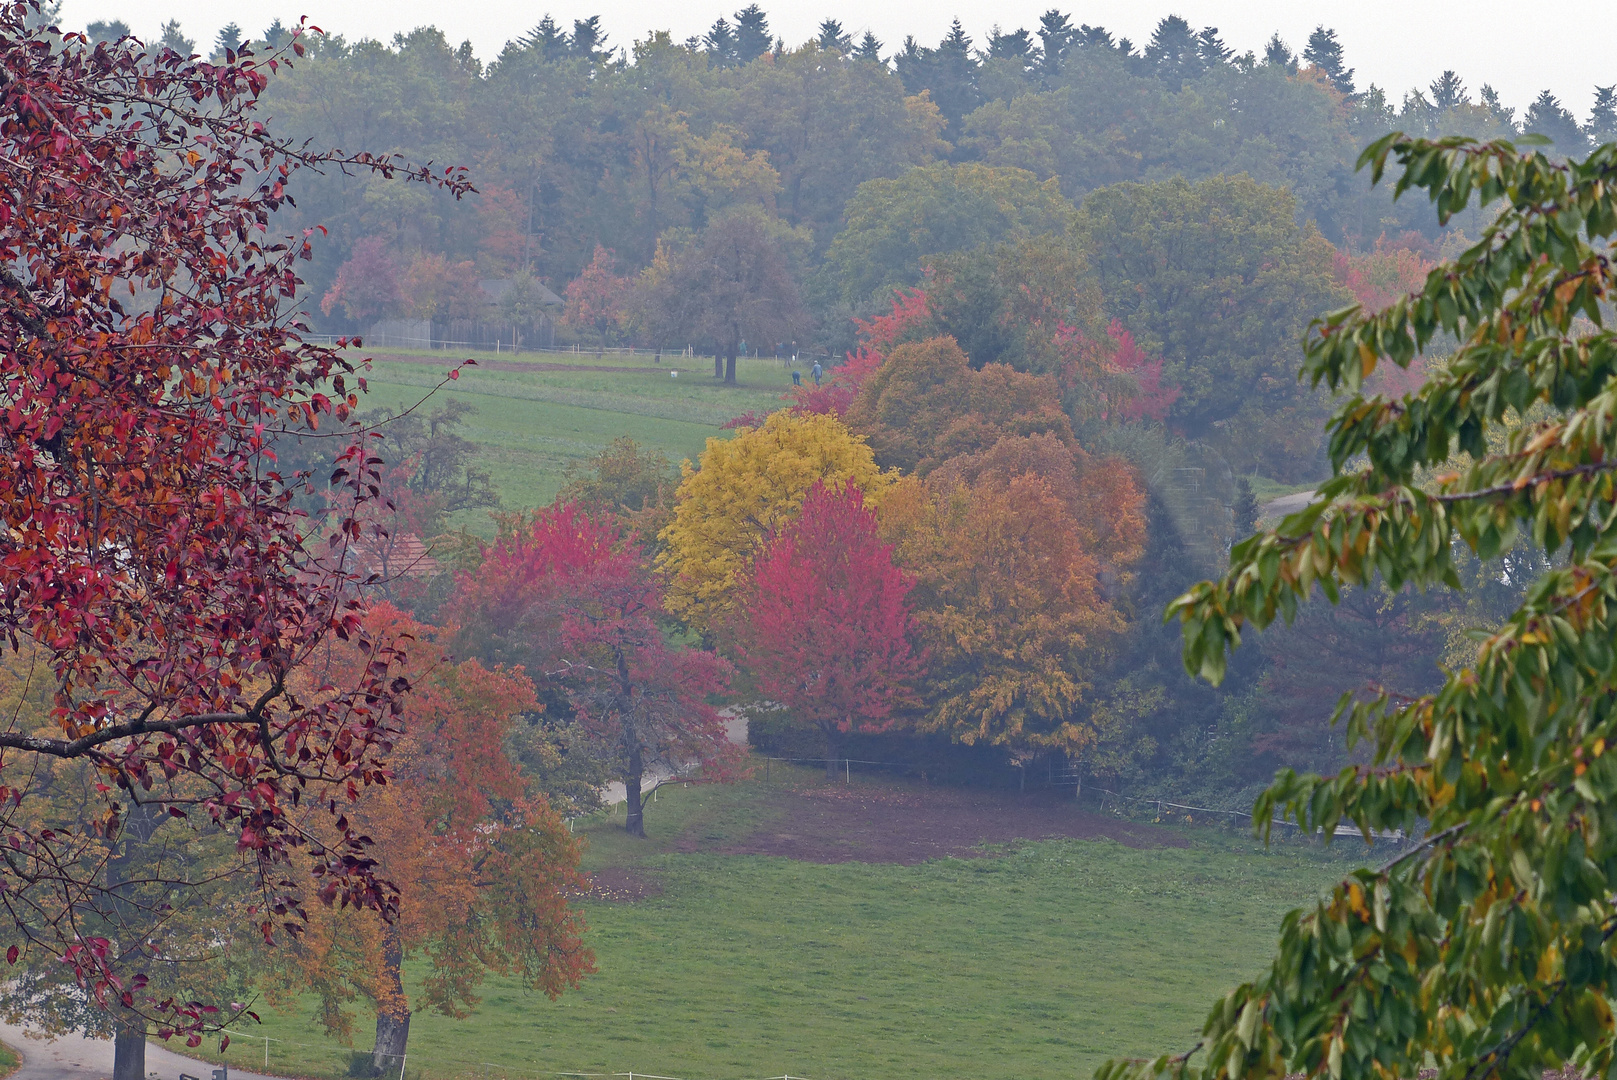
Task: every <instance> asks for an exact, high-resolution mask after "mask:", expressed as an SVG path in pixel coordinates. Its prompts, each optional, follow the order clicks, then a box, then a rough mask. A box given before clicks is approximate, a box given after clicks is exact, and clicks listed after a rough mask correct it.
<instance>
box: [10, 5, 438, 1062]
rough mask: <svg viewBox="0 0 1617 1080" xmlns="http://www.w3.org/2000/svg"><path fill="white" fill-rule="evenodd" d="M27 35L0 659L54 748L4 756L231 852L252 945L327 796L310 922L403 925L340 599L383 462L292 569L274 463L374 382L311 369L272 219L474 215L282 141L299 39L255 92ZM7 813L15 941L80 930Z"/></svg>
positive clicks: (109, 990)
mask: <svg viewBox="0 0 1617 1080" xmlns="http://www.w3.org/2000/svg"><path fill="white" fill-rule="evenodd" d="M30 14H31V10H30V8H29V7H27V6H26V5H22V4H12V5H7V6H5V7H3V8H0V38H3V39H4V40H5V42H6V44H5V46H4V48H3V49H0V177H3V179H0V267H3V269H0V387H3V395H0V397H3V400H4V403H5V404H4V408H3V409H0V515H3V516H4V522H3V528H0V634H3V636H4V637H5V638H6V639H7V642H8V647H9V648H11V649H12V650H14V651H15V650H18V649H21V648H26V647H28V645H29V643H32V645H34V646H37V647H38V648H39V649H40V650H43V659H44V660H45V662H46V663H47V665H48V668H49V670H50V673H51V675H52V676H53V678H54V684H55V689H56V693H55V703H54V706H55V711H54V716H53V720H54V723H55V724H56V725H57V727H58V729H59V734H57V735H54V736H53V735H46V736H40V735H36V734H34V733H32V732H25V731H17V730H7V731H4V732H0V753H4V754H5V755H6V756H7V757H8V758H11V759H13V760H14V759H15V755H29V754H45V755H52V756H55V757H58V758H84V759H88V760H90V761H92V762H93V763H94V764H95V765H96V767H97V768H98V769H99V770H100V771H101V774H102V776H103V779H104V781H105V784H106V787H107V797H108V804H107V806H108V809H107V812H106V815H105V818H104V820H102V821H100V822H98V823H90V824H93V826H94V827H96V828H101V829H105V830H107V831H109V832H113V833H115V832H116V831H117V829H118V828H119V826H120V820H119V813H120V811H119V807H120V806H121V799H120V791H138V792H140V793H141V794H142V798H143V799H145V800H148V801H158V802H165V803H166V805H167V806H168V808H169V810H170V811H171V812H172V813H175V814H192V815H197V816H198V817H199V818H200V819H201V820H207V821H211V822H213V823H215V824H217V826H218V827H220V828H222V829H224V830H226V831H227V832H228V833H229V834H230V835H233V836H234V837H235V838H236V840H237V842H238V845H239V848H240V849H241V850H242V851H243V852H247V853H251V854H252V855H253V856H254V857H255V859H256V865H257V867H258V869H259V872H260V874H261V876H262V877H263V885H264V888H265V891H266V892H267V894H268V897H269V899H268V902H267V905H266V908H265V909H264V913H262V914H261V917H262V918H263V920H264V922H263V927H262V929H263V932H264V933H265V934H266V935H268V934H270V933H271V932H272V930H273V929H274V928H275V926H276V924H277V923H279V924H280V925H281V926H284V927H287V928H289V929H294V930H295V929H296V928H297V927H298V925H299V922H300V918H301V917H302V915H303V913H304V910H303V906H302V901H301V900H300V895H301V891H300V889H299V887H298V885H297V883H296V881H295V880H294V878H293V877H292V875H289V874H288V873H287V872H286V871H287V868H286V866H285V864H287V863H288V862H289V861H290V858H291V852H292V848H293V847H295V846H298V845H305V844H308V840H307V834H306V833H305V832H304V831H303V830H300V829H296V828H293V827H292V825H291V823H290V822H289V820H288V809H289V806H290V805H291V804H292V803H293V802H294V801H296V800H298V799H299V797H300V796H301V795H303V794H304V793H306V792H307V793H309V794H311V795H315V796H316V797H314V798H310V799H307V800H305V805H309V804H319V805H327V806H330V807H331V808H332V810H333V811H334V812H333V814H332V815H331V816H332V818H333V820H334V821H336V822H338V823H339V824H338V825H337V826H336V827H335V828H332V829H328V830H326V831H325V832H324V833H322V835H323V837H324V839H323V840H322V841H320V842H316V843H313V844H312V845H310V846H308V847H307V848H306V855H305V856H304V857H303V858H302V859H301V860H300V861H302V862H303V863H304V864H305V865H307V866H308V867H309V869H310V870H311V872H312V873H313V874H314V875H315V880H316V882H317V885H318V889H317V891H318V892H319V894H320V896H321V898H322V899H323V900H325V901H327V902H340V903H343V904H348V905H359V906H361V907H368V908H379V909H381V910H382V911H384V912H388V913H391V911H392V910H393V908H394V906H395V904H396V895H395V893H394V891H393V889H392V887H391V886H390V885H389V884H388V883H387V882H386V881H385V880H384V879H383V878H381V877H380V876H379V875H378V873H377V870H376V866H375V862H374V860H373V859H372V857H371V855H370V853H369V851H368V848H367V845H366V843H365V842H364V841H363V839H362V838H361V836H360V835H359V834H358V833H357V832H356V831H355V830H354V829H353V828H352V827H351V823H350V822H349V819H347V818H344V817H342V816H341V812H340V807H341V804H343V803H345V802H348V801H350V800H352V799H354V798H357V797H358V796H359V794H360V793H361V791H362V790H363V789H365V788H366V787H367V786H369V785H372V784H374V783H376V782H378V781H380V780H381V779H382V778H383V769H382V764H381V761H380V755H381V754H382V753H384V752H385V751H386V750H387V749H388V747H389V746H390V744H391V743H392V741H393V739H394V738H395V737H396V733H397V710H398V709H399V708H400V695H401V693H402V692H403V691H404V690H405V689H406V688H407V685H408V682H407V680H406V679H404V678H403V677H401V676H400V674H399V668H400V665H401V662H402V659H403V658H402V656H400V655H399V654H398V653H397V652H396V651H395V650H394V649H393V647H392V646H390V645H389V644H387V643H386V642H385V641H383V640H381V639H378V638H375V637H373V636H372V635H371V634H370V633H369V632H368V630H367V629H366V627H365V626H364V624H363V622H362V610H361V608H360V606H359V603H358V601H357V600H355V599H354V598H353V593H352V590H351V589H349V585H350V581H349V580H348V579H347V577H346V576H345V575H344V574H343V573H342V572H341V571H340V570H338V569H334V568H335V567H340V566H341V565H342V561H341V556H342V554H343V552H342V550H341V549H343V548H344V547H345V546H346V545H348V544H349V543H351V542H352V541H353V540H355V539H356V538H357V536H358V534H359V532H360V527H359V525H358V524H357V521H356V519H355V516H354V512H353V511H354V507H355V506H357V505H359V504H361V503H363V502H365V501H366V500H367V499H368V498H370V497H371V496H372V494H373V493H374V492H373V485H374V484H375V482H376V473H377V466H378V465H379V462H377V461H375V460H374V459H373V458H372V457H371V456H370V455H368V454H367V453H365V452H364V451H363V450H361V449H359V448H357V447H356V448H354V449H351V450H350V451H349V452H348V453H347V454H346V455H344V456H342V458H341V459H340V468H339V469H338V474H337V477H336V479H337V480H338V481H339V482H340V484H342V485H345V487H343V490H345V491H346V492H347V509H346V510H345V511H344V512H342V513H339V514H338V515H337V519H338V522H339V527H338V528H337V529H336V530H335V531H334V533H333V534H332V540H331V552H330V555H329V557H328V556H327V554H326V553H325V552H324V551H322V552H315V551H311V550H308V549H306V548H305V546H304V542H305V534H306V532H307V531H308V530H307V524H308V523H307V519H302V518H300V517H299V516H298V515H297V514H296V513H295V512H294V508H293V506H292V501H291V490H290V489H291V488H292V487H294V486H295V484H296V481H295V480H294V479H292V478H282V477H281V476H279V475H277V471H276V463H275V461H274V460H273V458H272V456H271V455H269V454H268V453H267V452H266V451H265V443H266V440H267V439H268V437H270V436H271V435H272V434H273V433H274V432H275V431H276V430H277V429H279V428H281V427H282V426H284V425H288V424H289V423H290V424H293V425H294V426H307V427H317V426H319V425H321V424H326V425H328V426H329V425H331V424H332V423H333V422H334V421H335V422H341V421H342V420H344V419H345V418H346V417H347V416H348V414H349V410H350V409H351V408H352V407H353V405H354V402H355V398H354V391H355V390H357V389H360V388H361V387H362V380H357V379H354V378H353V364H352V362H351V361H348V360H346V359H344V358H343V356H342V355H341V354H340V353H339V352H337V351H335V350H332V349H328V348H322V347H318V346H314V345H310V344H307V343H305V342H303V341H302V340H301V339H300V337H299V332H300V330H301V327H300V326H299V324H298V323H297V322H296V320H295V319H294V318H293V317H292V316H291V314H290V311H289V309H288V308H287V307H286V304H287V301H288V300H289V299H290V298H292V297H294V296H296V295H297V292H298V288H299V286H300V284H301V282H300V280H299V278H298V277H297V275H296V273H295V265H296V262H297V260H298V259H300V258H306V257H308V255H309V252H310V238H309V237H308V236H307V235H305V236H303V237H299V238H294V239H291V240H285V239H277V238H276V237H275V236H274V235H273V234H272V232H271V228H272V214H273V213H274V212H275V211H276V210H277V209H278V208H279V207H280V206H281V205H282V204H283V203H285V202H286V201H287V198H288V188H289V185H291V184H292V182H293V180H294V179H295V178H296V176H297V174H298V173H299V171H300V170H303V169H308V168H315V169H318V168H320V167H322V166H333V167H342V168H349V169H357V170H361V171H374V172H377V173H379V174H381V175H383V176H395V175H399V174H401V173H402V174H405V175H408V176H410V177H412V178H414V179H418V180H422V181H426V182H429V183H433V184H439V185H443V186H446V187H448V188H449V189H451V190H453V191H454V192H456V193H457V194H458V193H460V192H462V191H465V190H467V189H468V185H467V183H466V181H465V180H464V178H463V176H462V174H461V173H460V172H459V171H457V170H449V171H448V172H445V173H437V172H428V171H427V170H425V169H420V170H410V169H408V168H406V167H405V166H403V165H402V164H401V163H400V162H398V161H396V160H394V159H392V158H377V157H373V156H371V155H367V154H351V155H345V154H343V153H341V152H331V153H325V154H311V153H309V152H307V151H305V150H302V149H300V148H298V147H295V146H290V145H288V144H286V143H283V142H280V141H278V140H276V139H275V138H273V137H272V136H270V135H269V134H268V133H266V131H265V130H264V129H263V127H262V126H261V125H260V124H259V123H258V122H257V121H256V120H255V119H254V118H253V110H254V107H255V102H256V100H257V97H258V95H259V94H260V93H261V92H262V90H263V89H264V87H265V85H266V83H267V81H268V78H269V74H270V71H272V70H274V69H275V68H276V67H278V66H280V65H282V64H285V63H287V62H288V61H289V58H290V56H291V55H292V54H301V53H302V51H303V45H302V44H301V43H299V42H298V41H297V40H296V39H294V41H293V43H292V44H291V45H290V46H289V47H288V49H287V50H285V51H283V52H282V53H280V54H277V55H276V56H274V57H271V58H269V59H267V60H265V61H262V62H261V61H260V60H258V59H255V58H254V57H253V56H252V55H251V54H250V53H248V52H247V51H245V50H243V51H242V52H241V53H240V54H239V55H238V54H234V53H232V54H227V56H226V57H225V60H226V62H225V63H222V64H211V63H200V62H193V61H191V60H188V59H186V58H184V57H181V56H179V55H177V54H175V53H173V52H172V51H169V50H161V51H159V52H158V53H155V54H154V53H147V52H143V51H140V49H139V48H138V47H136V46H134V45H131V44H128V43H124V44H115V43H114V44H107V43H102V44H97V45H94V46H93V47H92V46H91V45H90V44H89V43H88V42H87V41H86V40H85V39H84V38H83V37H82V36H79V35H68V36H67V37H65V38H64V37H60V36H59V35H58V34H57V33H56V32H55V31H53V30H39V29H34V28H31V27H30V25H29V22H30ZM333 636H335V637H339V638H342V639H345V640H348V641H349V642H351V645H350V647H351V648H353V649H354V650H356V652H357V653H358V654H359V655H362V656H363V657H364V663H362V664H359V665H357V666H355V667H354V669H353V672H352V681H350V682H348V683H347V684H346V685H342V686H338V687H335V688H334V689H331V690H328V691H324V692H322V693H320V694H319V695H318V696H298V697H292V696H289V695H288V694H287V692H286V691H287V680H288V678H289V676H290V675H291V673H292V672H293V671H294V670H296V669H297V668H298V667H299V666H300V665H302V664H304V663H305V662H306V661H307V660H308V659H309V658H310V657H311V656H312V655H314V654H315V653H317V652H318V651H320V648H321V646H322V645H323V644H325V643H326V642H327V641H328V640H329V639H330V638H331V637H333ZM333 785H334V786H333ZM0 797H3V798H0V805H4V807H5V809H4V810H3V811H0V842H4V843H5V844H6V845H7V847H9V848H10V849H11V851H12V852H13V855H12V857H11V858H9V859H8V861H7V863H6V864H5V866H4V868H3V869H0V879H3V880H0V884H3V887H4V892H5V897H6V902H7V903H8V904H9V905H10V914H11V915H12V917H13V918H15V919H16V920H17V921H18V923H19V926H22V925H23V924H25V923H26V912H27V911H28V910H30V909H29V904H28V900H27V896H28V894H29V891H30V890H33V889H49V890H51V891H52V893H53V896H54V897H56V899H57V900H58V901H64V898H65V902H66V903H67V904H68V905H69V906H71V905H72V904H73V903H75V902H78V901H77V900H75V898H79V899H82V900H83V902H85V903H93V902H94V898H95V897H96V896H97V895H99V893H98V890H99V889H101V888H103V887H104V883H101V882H98V880H96V878H95V877H94V871H89V872H86V871H82V870H81V869H80V868H79V867H77V866H74V865H71V864H67V863H62V862H59V861H57V860H56V859H54V858H53V851H54V850H55V846H56V845H57V843H58V841H59V840H60V837H58V836H56V835H54V834H48V833H45V832H39V833H34V832H30V831H29V830H28V829H27V827H26V826H25V825H23V824H22V822H23V821H25V820H26V819H25V818H21V817H18V816H17V804H16V799H17V798H20V797H21V795H20V793H17V792H13V791H9V790H7V791H3V792H0ZM25 932H26V933H28V934H29V936H30V938H31V941H32V945H31V946H30V948H31V949H32V948H38V949H41V950H44V951H45V952H47V953H50V954H54V955H55V956H57V957H60V958H62V959H65V960H66V961H68V962H69V963H70V964H71V965H72V966H73V967H74V969H75V970H76V971H77V972H78V973H79V976H80V978H81V980H82V982H83V984H84V986H85V988H86V990H87V992H88V993H89V994H90V995H91V997H92V998H93V999H95V1000H97V1001H108V1000H111V999H115V998H123V999H124V1007H126V1008H135V1009H137V1010H144V1011H145V1012H146V1013H147V1015H149V1016H152V1017H155V1018H157V1019H158V1020H159V1023H160V1030H161V1031H162V1032H165V1033H166V1032H172V1031H174V1030H176V1029H179V1030H186V1031H191V1032H193V1038H195V1035H194V1032H195V1031H196V1030H198V1029H199V1028H200V1027H202V1026H203V1025H204V1023H205V1020H204V1017H205V1016H208V1015H212V1014H211V1013H206V1012H205V1011H204V1010H203V1008H202V1004H201V1003H193V1004H184V1003H177V1002H174V1001H167V1002H156V1001H153V1002H146V1001H144V1000H143V999H141V998H140V995H139V993H138V992H136V993H133V994H130V993H127V992H126V991H127V990H128V989H129V988H130V987H132V986H134V985H135V983H134V982H131V981H130V980H129V978H128V975H127V970H125V972H124V974H123V975H120V974H118V973H117V972H116V970H115V968H116V967H117V957H116V955H115V954H116V947H115V946H113V945H110V944H109V942H108V941H107V940H104V939H96V940H89V941H86V940H77V939H76V935H75V934H74V932H73V929H72V925H71V921H63V922H60V923H56V924H52V925H49V926H44V925H34V926H31V927H29V928H28V929H27V930H26V931H25ZM136 981H137V982H138V980H136Z"/></svg>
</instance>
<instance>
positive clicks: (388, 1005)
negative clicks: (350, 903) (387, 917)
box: [371, 923, 410, 1080]
mask: <svg viewBox="0 0 1617 1080" xmlns="http://www.w3.org/2000/svg"><path fill="white" fill-rule="evenodd" d="M385 933H386V935H387V936H386V938H385V939H384V941H383V944H382V988H383V995H382V1000H379V1001H378V1002H377V1003H376V1046H375V1048H374V1049H373V1050H372V1051H371V1068H373V1069H375V1070H376V1072H377V1073H379V1074H381V1075H384V1076H385V1075H388V1074H389V1073H392V1072H393V1071H394V1070H396V1069H398V1068H400V1066H402V1065H403V1063H404V1054H405V1051H406V1049H407V1048H408V1047H409V1045H410V1004H409V999H408V998H406V997H405V996H404V940H403V939H402V938H401V937H400V936H399V928H398V925H397V924H396V923H390V924H388V927H387V929H386V931H385ZM401 1080H402V1078H401Z"/></svg>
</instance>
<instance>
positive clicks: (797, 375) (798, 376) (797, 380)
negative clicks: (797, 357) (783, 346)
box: [792, 368, 803, 386]
mask: <svg viewBox="0 0 1617 1080" xmlns="http://www.w3.org/2000/svg"><path fill="white" fill-rule="evenodd" d="M792 385H793V386H802V385H803V373H802V372H801V371H798V370H797V369H796V368H793V369H792Z"/></svg>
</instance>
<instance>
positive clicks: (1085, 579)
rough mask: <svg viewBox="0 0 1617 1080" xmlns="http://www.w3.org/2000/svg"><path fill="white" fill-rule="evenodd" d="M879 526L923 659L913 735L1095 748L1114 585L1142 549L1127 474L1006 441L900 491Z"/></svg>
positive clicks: (1047, 441) (1066, 450) (1114, 619)
mask: <svg viewBox="0 0 1617 1080" xmlns="http://www.w3.org/2000/svg"><path fill="white" fill-rule="evenodd" d="M882 525H883V534H884V535H885V536H886V537H887V538H888V539H890V540H892V541H893V542H895V544H896V546H897V552H898V558H899V562H900V563H901V564H902V565H903V566H905V567H906V568H908V569H910V570H911V571H912V572H913V573H914V574H915V576H916V585H915V589H914V592H913V594H912V596H913V601H914V603H915V619H916V622H917V623H918V624H919V625H920V627H921V631H922V633H921V638H922V641H923V642H924V643H925V644H926V645H927V646H928V648H929V650H930V662H929V664H928V666H927V671H926V675H925V678H924V679H923V680H922V683H921V690H922V693H923V696H924V699H925V704H926V712H925V715H924V718H923V720H922V721H921V724H920V726H921V727H922V728H923V729H924V730H933V731H943V732H947V733H948V734H949V735H950V736H951V737H953V738H955V739H957V740H959V741H960V742H964V743H967V744H972V743H989V744H993V745H1000V746H1005V747H1006V748H1007V749H1008V750H1009V751H1010V752H1011V753H1012V754H1013V755H1023V754H1027V753H1032V752H1036V751H1038V750H1041V749H1054V750H1061V751H1065V752H1068V753H1077V752H1081V751H1082V750H1083V749H1084V748H1085V747H1086V746H1087V745H1089V744H1090V743H1091V742H1092V741H1093V739H1094V737H1095V732H1094V728H1093V726H1092V725H1091V724H1089V723H1088V722H1087V721H1086V716H1085V710H1084V706H1085V704H1086V702H1087V700H1088V693H1089V691H1090V689H1091V680H1092V678H1093V674H1094V672H1095V671H1096V670H1098V668H1099V667H1100V666H1101V665H1102V664H1103V663H1104V661H1105V658H1106V650H1107V647H1108V646H1109V645H1110V644H1111V643H1112V641H1113V640H1114V639H1115V637H1116V635H1117V634H1118V632H1119V631H1120V630H1121V629H1122V628H1123V625H1124V618H1123V614H1122V612H1120V611H1119V610H1118V609H1117V607H1116V606H1115V605H1114V604H1113V603H1112V601H1111V599H1110V589H1109V588H1108V586H1109V584H1115V583H1118V582H1120V581H1121V580H1122V579H1123V578H1124V577H1125V576H1126V570H1127V567H1128V566H1129V565H1130V564H1131V563H1133V562H1134V561H1135V560H1136V559H1137V558H1138V556H1139V554H1140V552H1141V549H1142V546H1143V540H1144V531H1145V529H1144V497H1143V493H1142V492H1141V491H1140V489H1139V487H1138V486H1137V484H1136V482H1135V481H1134V478H1133V473H1132V471H1131V470H1129V469H1128V468H1126V467H1122V466H1121V465H1120V463H1118V462H1115V461H1110V460H1100V459H1095V458H1091V457H1090V456H1089V455H1087V454H1085V453H1083V452H1082V451H1081V450H1075V449H1074V448H1072V447H1069V446H1068V445H1067V444H1066V443H1064V442H1063V441H1062V440H1061V439H1059V438H1058V437H1056V436H1055V435H1054V434H1041V435H1036V436H1008V437H1006V438H1004V439H1001V440H1000V441H999V442H997V443H996V444H995V445H994V446H992V447H990V448H989V449H988V450H986V451H984V452H982V453H980V454H975V455H968V456H963V457H960V458H956V459H953V460H951V461H950V462H948V463H946V464H944V465H943V466H941V467H940V468H938V469H937V470H935V471H934V472H933V473H932V474H931V475H930V476H928V477H927V478H926V479H924V480H922V479H919V478H917V477H907V478H905V479H904V480H903V481H900V482H899V483H898V484H896V485H895V486H894V487H893V489H892V491H891V492H890V493H889V494H888V496H887V498H886V499H885V500H884V502H883V504H882Z"/></svg>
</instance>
